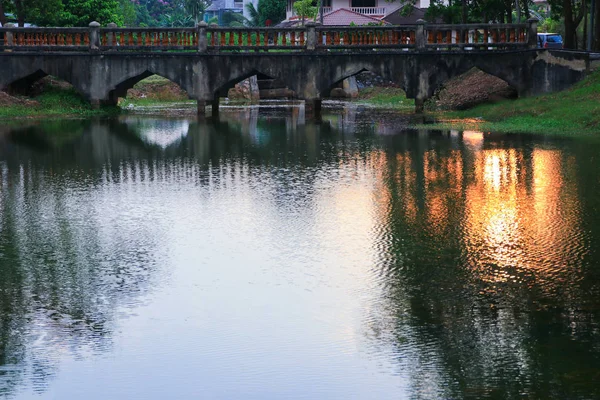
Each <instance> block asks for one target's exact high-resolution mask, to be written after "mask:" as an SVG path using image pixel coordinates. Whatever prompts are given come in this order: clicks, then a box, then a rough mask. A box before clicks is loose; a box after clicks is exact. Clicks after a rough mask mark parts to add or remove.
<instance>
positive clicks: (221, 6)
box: [204, 0, 248, 25]
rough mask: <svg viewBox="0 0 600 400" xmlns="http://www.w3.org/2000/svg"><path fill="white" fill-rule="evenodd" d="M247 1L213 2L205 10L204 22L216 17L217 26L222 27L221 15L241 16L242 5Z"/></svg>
mask: <svg viewBox="0 0 600 400" xmlns="http://www.w3.org/2000/svg"><path fill="white" fill-rule="evenodd" d="M245 2H248V0H246V1H244V0H239V1H238V0H213V2H212V4H211V5H210V6H208V8H206V11H205V12H204V20H205V21H206V22H208V21H209V20H211V19H213V18H214V17H217V18H218V20H219V22H218V24H219V25H223V15H224V14H225V13H228V12H234V13H239V14H243V13H244V3H245Z"/></svg>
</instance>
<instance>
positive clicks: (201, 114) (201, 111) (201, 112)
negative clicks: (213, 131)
mask: <svg viewBox="0 0 600 400" xmlns="http://www.w3.org/2000/svg"><path fill="white" fill-rule="evenodd" d="M197 105H198V119H204V118H206V101H205V100H198V101H197Z"/></svg>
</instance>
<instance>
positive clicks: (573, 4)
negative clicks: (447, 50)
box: [427, 0, 600, 50]
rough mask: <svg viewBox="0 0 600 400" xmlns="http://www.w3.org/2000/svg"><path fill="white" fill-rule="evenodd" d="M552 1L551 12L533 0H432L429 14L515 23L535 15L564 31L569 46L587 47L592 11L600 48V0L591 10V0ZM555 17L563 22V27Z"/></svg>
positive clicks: (454, 20) (448, 20)
mask: <svg viewBox="0 0 600 400" xmlns="http://www.w3.org/2000/svg"><path fill="white" fill-rule="evenodd" d="M548 3H549V5H550V9H551V11H550V13H549V14H547V13H546V10H544V9H543V8H540V7H538V6H536V5H534V3H533V1H532V0H432V1H431V6H430V7H429V9H428V11H427V17H428V19H441V20H443V21H444V22H446V23H469V22H485V23H487V22H499V23H511V22H519V21H520V22H524V21H526V20H527V19H528V18H531V17H535V18H538V19H541V21H540V22H541V26H542V27H552V28H553V29H552V30H554V31H558V32H559V33H561V34H563V36H564V46H565V48H569V49H576V48H584V47H586V39H587V30H588V25H589V20H590V15H591V16H593V19H594V20H595V26H594V31H595V32H594V37H595V38H596V39H595V41H594V43H593V46H592V47H593V48H594V49H596V50H600V0H599V1H596V2H595V10H591V11H590V8H591V0H548ZM546 18H548V20H546ZM552 21H555V22H560V28H557V25H556V24H554V23H553V22H552Z"/></svg>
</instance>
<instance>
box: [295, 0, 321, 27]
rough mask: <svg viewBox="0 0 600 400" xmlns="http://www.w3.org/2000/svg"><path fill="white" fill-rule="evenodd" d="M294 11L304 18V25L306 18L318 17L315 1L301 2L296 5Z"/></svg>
mask: <svg viewBox="0 0 600 400" xmlns="http://www.w3.org/2000/svg"><path fill="white" fill-rule="evenodd" d="M294 11H296V14H297V15H298V16H299V17H300V18H302V25H304V20H305V18H308V19H314V18H315V17H316V16H317V12H318V10H317V7H316V6H315V5H314V4H313V0H299V1H297V2H295V3H294Z"/></svg>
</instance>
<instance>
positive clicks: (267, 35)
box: [264, 31, 269, 46]
mask: <svg viewBox="0 0 600 400" xmlns="http://www.w3.org/2000/svg"><path fill="white" fill-rule="evenodd" d="M264 41H265V46H268V45H269V31H265V38H264Z"/></svg>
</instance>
